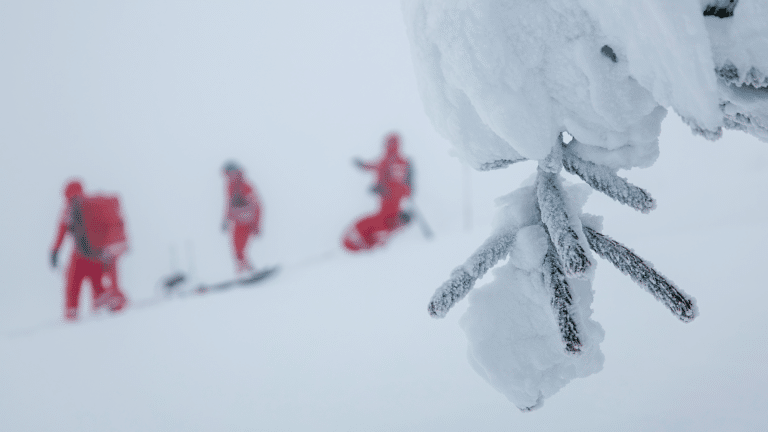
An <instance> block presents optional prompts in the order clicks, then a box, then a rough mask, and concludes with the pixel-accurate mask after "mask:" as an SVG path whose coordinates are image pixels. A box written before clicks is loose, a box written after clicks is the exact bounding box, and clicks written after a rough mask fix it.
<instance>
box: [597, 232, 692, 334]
mask: <svg viewBox="0 0 768 432" xmlns="http://www.w3.org/2000/svg"><path fill="white" fill-rule="evenodd" d="M584 234H585V235H586V237H587V241H588V242H589V246H590V247H591V248H592V250H594V251H595V252H596V253H597V254H598V255H600V256H601V257H602V258H604V259H606V260H608V261H610V262H611V264H613V265H614V266H616V268H617V269H619V270H621V272H622V273H624V274H626V275H629V277H630V278H632V280H633V281H635V282H636V283H638V284H639V285H640V286H642V287H643V288H644V289H645V290H646V291H648V292H649V293H651V294H653V296H654V297H656V299H657V300H659V301H660V302H662V303H664V304H665V305H666V306H667V307H668V308H669V310H671V311H672V313H673V314H675V315H676V316H677V317H678V318H679V319H680V320H681V321H684V322H690V321H693V319H694V318H696V315H697V314H698V311H697V309H696V302H695V300H694V299H693V298H692V297H689V296H688V295H687V294H685V293H684V292H682V291H681V290H680V289H678V288H677V287H676V286H675V285H674V284H673V283H672V282H670V281H668V280H667V279H665V278H664V276H662V275H661V274H659V273H657V272H656V270H654V269H653V266H651V265H650V264H649V263H647V262H645V261H644V260H643V259H642V258H640V257H639V256H637V255H635V254H634V253H633V252H632V251H631V250H629V249H628V248H627V247H626V246H624V245H622V244H621V243H619V242H617V241H616V240H613V239H611V238H610V237H608V236H605V235H603V234H600V233H599V232H597V231H595V230H593V229H592V228H589V227H586V226H585V227H584Z"/></svg>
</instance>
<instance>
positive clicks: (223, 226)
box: [221, 220, 229, 232]
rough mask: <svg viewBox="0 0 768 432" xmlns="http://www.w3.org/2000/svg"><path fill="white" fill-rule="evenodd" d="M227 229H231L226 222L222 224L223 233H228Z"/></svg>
mask: <svg viewBox="0 0 768 432" xmlns="http://www.w3.org/2000/svg"><path fill="white" fill-rule="evenodd" d="M227 229H229V221H226V220H225V221H224V222H222V223H221V230H222V231H223V232H227Z"/></svg>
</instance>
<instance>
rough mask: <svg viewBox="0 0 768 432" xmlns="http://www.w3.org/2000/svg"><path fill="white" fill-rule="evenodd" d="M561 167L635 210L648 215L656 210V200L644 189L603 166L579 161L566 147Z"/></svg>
mask: <svg viewBox="0 0 768 432" xmlns="http://www.w3.org/2000/svg"><path fill="white" fill-rule="evenodd" d="M563 167H564V168H565V170H566V171H568V172H569V173H571V174H575V175H577V176H579V177H581V179H582V180H584V181H585V182H586V183H587V184H588V185H590V186H591V187H592V188H593V189H595V190H597V191H600V192H602V193H604V194H606V195H608V196H609V197H611V198H613V199H614V200H616V201H618V202H620V203H622V204H625V205H628V206H630V207H632V208H633V209H635V210H639V211H641V212H643V213H648V212H649V211H651V210H653V209H655V208H656V200H654V199H653V198H652V197H651V195H650V194H649V193H648V192H646V191H645V190H644V189H641V188H639V187H637V186H635V185H633V184H631V183H629V182H628V181H627V180H626V179H624V178H621V177H619V176H618V175H616V173H615V172H614V171H613V170H611V169H610V168H608V167H606V166H604V165H598V164H596V163H593V162H589V161H585V160H583V159H581V158H580V157H578V156H576V154H574V153H573V152H572V151H570V150H568V148H567V147H566V148H565V149H564V151H563Z"/></svg>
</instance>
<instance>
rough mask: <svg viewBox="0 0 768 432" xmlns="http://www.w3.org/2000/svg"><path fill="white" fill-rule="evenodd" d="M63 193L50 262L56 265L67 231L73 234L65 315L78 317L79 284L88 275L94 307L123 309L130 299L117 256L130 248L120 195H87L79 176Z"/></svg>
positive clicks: (66, 286)
mask: <svg viewBox="0 0 768 432" xmlns="http://www.w3.org/2000/svg"><path fill="white" fill-rule="evenodd" d="M64 197H65V199H66V201H65V205H64V211H63V212H62V216H61V218H60V221H59V229H58V232H57V234H56V238H55V239H54V244H53V247H52V248H51V266H52V267H56V266H57V264H58V255H59V249H60V248H61V245H62V243H63V241H64V238H65V237H66V235H67V234H70V236H71V237H72V239H73V240H74V243H75V244H74V248H73V249H72V255H71V257H70V260H69V267H68V268H67V272H66V285H65V295H64V297H65V309H64V318H65V319H66V320H68V321H74V320H76V319H77V311H78V300H79V297H80V288H81V285H82V283H83V280H84V279H85V278H88V279H89V280H90V282H91V286H92V289H93V307H94V309H99V308H101V307H106V308H108V309H109V310H110V311H112V312H117V311H120V310H122V309H123V308H124V307H125V305H126V303H127V300H126V297H125V295H124V294H123V293H122V291H121V290H120V288H119V286H118V284H117V258H118V257H119V256H120V255H121V254H122V253H124V252H125V251H126V250H127V241H126V238H125V232H124V229H123V222H122V217H121V216H120V208H119V201H118V199H117V198H116V197H114V196H103V195H96V196H86V195H85V194H84V193H83V186H82V183H80V181H78V180H73V181H70V182H69V183H68V184H67V185H66V187H65V188H64Z"/></svg>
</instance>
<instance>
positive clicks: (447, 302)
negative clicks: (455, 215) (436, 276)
mask: <svg viewBox="0 0 768 432" xmlns="http://www.w3.org/2000/svg"><path fill="white" fill-rule="evenodd" d="M515 233H516V231H514V232H510V231H506V232H501V233H498V234H496V235H494V236H491V237H490V238H489V239H488V240H486V241H485V243H483V244H482V246H480V247H479V248H478V249H477V250H476V251H475V253H473V254H472V256H470V257H469V259H467V261H466V262H465V263H464V265H462V266H459V267H457V268H456V269H455V270H453V272H452V273H451V277H450V278H449V279H448V280H447V281H445V283H443V284H442V285H441V286H440V288H438V289H437V291H435V294H434V295H433V296H432V300H431V301H430V302H429V306H428V307H427V309H428V310H429V314H430V315H432V316H433V317H435V318H443V317H444V316H445V315H446V314H447V313H448V310H449V309H450V308H451V307H453V305H454V304H456V302H458V301H459V300H461V299H463V298H464V297H465V296H466V295H467V293H469V291H470V290H471V289H472V287H473V286H474V285H475V282H476V281H477V280H478V279H480V278H481V277H483V275H484V274H485V273H486V272H488V270H490V269H491V268H492V267H493V266H495V265H496V263H498V262H499V260H501V259H503V258H504V257H506V256H507V253H509V250H510V248H511V247H512V244H513V243H514V241H515Z"/></svg>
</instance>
